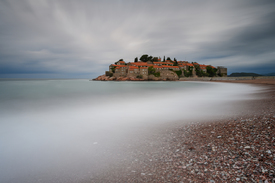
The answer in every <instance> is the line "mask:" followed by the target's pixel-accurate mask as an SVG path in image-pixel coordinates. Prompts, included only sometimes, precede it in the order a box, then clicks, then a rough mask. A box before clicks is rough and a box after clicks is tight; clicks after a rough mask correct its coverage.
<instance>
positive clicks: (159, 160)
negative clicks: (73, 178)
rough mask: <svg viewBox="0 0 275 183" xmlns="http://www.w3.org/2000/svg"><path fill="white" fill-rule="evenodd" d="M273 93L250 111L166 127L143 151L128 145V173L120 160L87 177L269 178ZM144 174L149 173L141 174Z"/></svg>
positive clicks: (274, 141) (274, 129) (273, 160)
mask: <svg viewBox="0 0 275 183" xmlns="http://www.w3.org/2000/svg"><path fill="white" fill-rule="evenodd" d="M274 91H275V90H274ZM273 93H274V94H273ZM273 93H272V96H273V97H271V98H268V99H263V102H264V103H265V104H264V105H263V107H261V108H260V107H257V108H256V109H257V110H258V111H253V110H251V111H250V114H247V115H244V114H243V115H242V116H240V117H234V118H233V117H232V118H231V119H226V120H223V121H222V120H219V122H209V123H199V122H194V123H190V124H188V125H183V126H181V127H179V128H176V129H171V130H170V131H169V129H167V131H166V132H165V133H163V134H161V135H160V136H159V137H158V138H159V139H160V145H159V146H158V145H155V146H153V148H152V145H151V146H150V149H146V148H145V147H146V144H145V146H144V148H145V149H144V151H142V150H140V151H137V150H136V149H134V150H133V158H132V159H131V161H135V160H136V162H135V163H134V164H131V169H132V168H133V169H134V170H135V171H132V172H133V173H131V169H127V168H125V167H127V166H126V164H125V163H124V162H122V163H121V164H122V168H121V169H119V170H118V171H117V172H115V171H110V172H108V173H106V174H105V175H106V176H105V179H102V177H99V178H98V179H95V178H93V180H98V181H95V182H208V183H209V182H210V183H216V182H264V183H271V182H272V181H273V182H275V174H274V173H275V172H274V167H275V151H274V146H275V116H274V113H273V112H274V111H275V92H273ZM261 103H262V102H260V103H259V104H256V105H251V107H254V106H257V105H260V104H261ZM268 127H270V128H268ZM215 134H222V135H215ZM149 142H151V139H149ZM149 144H151V143H148V145H149ZM142 157H143V158H142ZM137 159H138V161H137ZM148 160H149V161H148ZM150 160H153V161H150ZM133 169H132V170H133ZM127 171H128V172H127ZM123 172H125V174H124V173H123ZM137 172H142V173H137ZM127 173H129V175H128V174H127ZM149 174H150V176H146V175H149ZM111 175H112V176H111ZM102 180H103V181H102Z"/></svg>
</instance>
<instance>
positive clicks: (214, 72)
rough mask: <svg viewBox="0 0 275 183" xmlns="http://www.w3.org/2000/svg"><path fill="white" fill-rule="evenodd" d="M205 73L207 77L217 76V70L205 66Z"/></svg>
mask: <svg viewBox="0 0 275 183" xmlns="http://www.w3.org/2000/svg"><path fill="white" fill-rule="evenodd" d="M206 72H207V74H208V76H209V77H214V76H217V69H216V68H212V67H211V66H206Z"/></svg>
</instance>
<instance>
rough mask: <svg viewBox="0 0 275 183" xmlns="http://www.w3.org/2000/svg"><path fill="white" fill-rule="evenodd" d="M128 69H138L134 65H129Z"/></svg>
mask: <svg viewBox="0 0 275 183" xmlns="http://www.w3.org/2000/svg"><path fill="white" fill-rule="evenodd" d="M129 69H138V67H136V66H129Z"/></svg>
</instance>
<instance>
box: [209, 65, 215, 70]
mask: <svg viewBox="0 0 275 183" xmlns="http://www.w3.org/2000/svg"><path fill="white" fill-rule="evenodd" d="M207 66H209V67H211V68H213V69H216V67H214V66H212V65H207Z"/></svg>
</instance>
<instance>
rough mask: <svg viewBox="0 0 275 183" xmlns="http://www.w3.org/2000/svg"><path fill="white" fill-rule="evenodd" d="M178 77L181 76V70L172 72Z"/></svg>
mask: <svg viewBox="0 0 275 183" xmlns="http://www.w3.org/2000/svg"><path fill="white" fill-rule="evenodd" d="M174 72H175V73H176V74H177V75H178V76H179V77H180V76H181V74H182V71H181V70H179V71H174Z"/></svg>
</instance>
